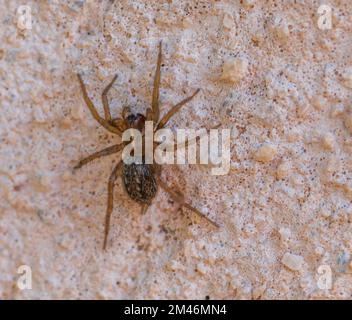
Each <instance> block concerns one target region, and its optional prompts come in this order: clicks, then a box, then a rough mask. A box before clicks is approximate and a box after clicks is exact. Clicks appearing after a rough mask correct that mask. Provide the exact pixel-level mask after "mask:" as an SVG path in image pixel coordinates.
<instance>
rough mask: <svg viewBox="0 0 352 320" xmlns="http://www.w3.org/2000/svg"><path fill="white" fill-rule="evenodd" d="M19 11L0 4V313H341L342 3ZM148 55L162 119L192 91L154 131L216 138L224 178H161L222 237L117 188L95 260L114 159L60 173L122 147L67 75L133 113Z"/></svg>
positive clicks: (243, 0)
mask: <svg viewBox="0 0 352 320" xmlns="http://www.w3.org/2000/svg"><path fill="white" fill-rule="evenodd" d="M25 2H26V5H27V7H25V8H20V6H21V5H23V1H19V0H11V1H8V0H0V24H1V27H0V40H1V41H0V107H1V112H0V299H12V298H17V299H30V298H35V299H44V298H53V299H61V298H68V299H75V298H93V299H121V298H123V299H126V298H151V299H152V298H166V299H169V298H176V299H182V298H194V299H205V298H206V297H207V298H210V299H215V298H217V299H273V298H274V299H290V298H294V299H296V298H298V299H317V298H324V299H351V296H352V263H351V255H352V252H351V251H352V228H351V226H352V224H351V222H352V205H351V201H352V157H351V153H352V56H351V54H352V2H351V1H350V0H341V1H339V0H335V1H334V0H329V1H320V0H317V1H315V0H297V1H279V0H277V1H274V0H257V1H254V0H219V1H215V0H213V1H201V0H200V1H195V0H194V1H186V0H184V1H183V0H163V1H146V0H145V1H142V0H140V1H139V0H133V1H132V0H129V1H128V0H115V1H109V0H104V1H98V0H77V1H73V0H72V1H68V0H67V1H55V0H48V1H44V0H41V1H34V0H32V1H25ZM322 4H327V5H328V7H327V8H326V7H325V10H323V11H319V8H320V6H321V5H322ZM28 8H29V9H30V12H29V10H28ZM329 8H330V9H331V12H330V11H329ZM330 13H331V21H330V20H329V17H330ZM25 14H27V15H25ZM322 15H325V21H323V20H322V19H321V18H322ZM323 18H324V17H323ZM28 19H30V20H28ZM326 19H327V20H326ZM29 22H31V23H29ZM320 22H322V24H319V23H320ZM330 22H331V25H329V23H330ZM160 40H162V41H163V50H164V51H163V66H162V80H161V91H160V102H161V113H162V114H164V113H165V112H166V111H167V110H169V108H170V107H171V106H172V105H173V104H174V103H176V102H178V101H180V100H181V99H183V98H184V97H186V96H188V95H189V94H191V93H192V92H193V91H194V90H195V89H196V88H198V87H199V88H201V92H200V93H199V94H198V95H197V98H196V99H194V100H192V101H191V102H190V103H189V104H188V105H187V106H186V107H185V108H184V109H182V111H180V112H179V113H178V114H177V116H175V117H174V118H173V120H172V121H171V122H170V124H169V127H170V128H172V129H174V130H175V129H176V128H201V127H207V128H210V127H212V126H214V125H216V124H218V123H219V122H220V123H221V124H222V128H231V130H232V132H231V170H230V172H229V174H227V175H224V176H213V175H211V174H210V173H209V172H210V167H209V166H205V165H169V166H164V167H163V173H162V177H163V179H164V181H167V183H168V184H169V185H170V186H172V187H173V188H174V189H176V188H177V189H180V190H183V191H184V193H185V195H186V200H187V201H188V202H190V203H191V204H192V205H193V206H195V207H196V208H198V209H199V210H201V211H202V212H203V213H204V214H205V215H207V216H208V217H209V218H211V219H212V220H214V221H216V222H217V223H218V224H219V225H220V228H219V229H218V230H216V229H214V228H212V227H211V226H210V225H209V224H207V222H206V221H204V220H201V219H199V218H197V217H196V216H195V215H194V214H193V213H192V212H189V211H187V210H183V211H182V212H181V211H180V210H178V207H177V204H176V203H173V202H172V201H171V199H170V197H169V196H168V195H167V194H166V193H165V192H163V191H162V190H159V191H158V194H157V197H156V198H155V199H154V202H153V204H152V206H151V207H150V208H149V210H148V212H147V213H146V214H145V215H141V214H140V207H139V205H138V204H136V203H135V202H133V201H132V200H130V199H129V198H128V196H127V195H126V193H125V191H124V189H123V185H122V183H121V180H118V181H117V183H116V188H115V191H114V196H115V201H114V203H115V207H114V211H113V216H112V220H111V230H110V235H109V241H108V249H107V251H105V252H104V251H103V250H102V241H103V233H104V219H105V212H106V201H107V181H108V177H109V175H110V172H111V170H112V168H113V166H114V164H116V163H117V161H118V159H119V155H113V156H110V157H106V158H103V159H100V160H97V161H95V162H92V163H91V164H89V165H87V166H85V167H84V168H82V169H80V170H79V171H76V172H73V170H72V168H73V166H74V165H75V164H76V163H77V161H78V160H79V159H81V158H83V157H85V156H87V155H88V154H90V153H92V152H95V151H97V150H99V149H102V148H104V147H106V146H109V145H111V144H113V143H117V142H119V139H120V138H119V137H116V136H115V135H113V134H110V133H108V132H107V131H106V130H105V129H104V128H102V127H100V126H99V125H98V124H97V123H96V122H95V120H94V119H93V118H92V116H91V115H90V113H89V110H88V109H87V108H86V106H85V104H84V101H83V99H82V93H81V91H80V87H79V83H78V80H77V77H76V73H77V72H79V73H81V74H82V77H83V78H84V81H85V83H86V84H87V88H88V92H89V95H90V97H91V98H92V100H93V101H94V103H95V104H96V106H97V109H98V110H99V112H101V114H103V113H102V112H103V108H102V103H101V96H100V95H101V93H102V90H103V89H104V87H105V86H106V85H107V83H109V81H110V80H111V78H112V77H113V76H114V75H115V74H117V75H118V78H117V81H116V82H115V84H114V85H113V87H112V89H111V91H110V92H109V102H110V106H111V109H112V113H113V116H114V117H116V116H118V115H120V113H121V110H122V108H123V107H124V106H130V107H131V108H132V109H133V110H134V111H135V112H143V113H144V112H145V110H146V108H147V107H149V106H150V103H151V95H152V86H153V74H154V70H155V64H156V58H157V46H158V42H159V41H160ZM22 265H26V266H28V267H29V268H30V270H31V277H32V283H31V285H32V289H28V287H27V286H24V287H23V286H21V285H19V284H21V277H22V276H25V275H28V274H27V272H28V270H29V269H28V268H27V269H25V272H24V274H22V275H21V274H19V273H18V272H19V271H20V272H21V270H18V268H19V267H20V266H22ZM22 271H23V270H22ZM19 280H20V281H19ZM27 284H28V283H27Z"/></svg>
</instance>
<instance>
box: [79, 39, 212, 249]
mask: <svg viewBox="0 0 352 320" xmlns="http://www.w3.org/2000/svg"><path fill="white" fill-rule="evenodd" d="M161 56H162V53H161V42H160V44H159V54H158V62H157V67H156V72H155V77H154V87H153V97H152V106H151V108H148V109H147V111H146V115H145V116H144V115H142V114H140V113H137V114H133V113H130V112H129V109H128V108H125V109H124V110H123V112H122V118H117V119H112V118H111V114H110V108H109V103H108V99H107V93H108V91H109V90H110V88H111V87H112V85H113V83H114V81H115V80H116V78H117V76H115V77H114V78H113V79H112V81H111V82H110V83H109V84H108V86H107V87H106V88H105V89H104V91H103V94H102V102H103V107H104V118H102V117H101V116H100V115H99V114H98V112H97V111H96V109H95V107H94V104H93V102H92V101H91V100H90V98H89V97H88V94H87V90H86V87H85V85H84V83H83V80H82V78H81V76H80V75H78V80H79V82H80V85H81V89H82V93H83V98H84V101H85V102H86V104H87V107H88V108H89V110H90V112H91V114H92V116H93V117H94V119H95V120H97V121H98V122H99V123H100V124H101V125H102V126H103V127H104V128H105V129H106V130H108V131H109V132H111V133H114V134H118V135H122V133H123V131H124V130H126V129H128V128H134V129H138V130H140V131H141V132H142V133H143V131H144V126H145V121H147V120H148V121H153V123H154V128H155V130H157V129H161V128H163V127H164V126H165V125H166V123H167V122H168V121H169V120H170V118H171V117H172V116H173V115H174V114H175V113H176V112H178V111H179V110H180V109H181V107H182V106H183V105H185V104H186V103H187V102H188V101H190V100H191V99H192V98H193V97H194V96H195V95H196V94H197V93H198V92H199V89H197V90H196V91H195V92H194V93H193V94H192V95H191V96H190V97H188V98H186V99H184V100H182V101H181V102H179V103H178V104H176V105H175V106H173V107H172V108H171V109H170V110H169V111H168V112H167V113H166V114H165V115H164V116H163V117H162V118H161V119H160V120H159V115H160V112H159V86H160V69H161ZM125 144H126V143H125V142H122V143H120V144H116V145H113V146H111V147H108V148H106V149H103V150H101V151H99V152H96V153H94V154H92V155H90V156H89V157H87V158H84V159H82V160H81V161H80V162H79V163H78V164H77V165H76V166H75V167H74V169H78V168H81V167H82V166H83V165H85V164H87V163H89V162H90V161H92V160H94V159H96V158H100V157H103V156H107V155H111V154H114V153H117V152H119V151H121V150H122V149H123V147H124V146H125ZM160 175H161V167H160V166H159V165H157V164H144V163H142V164H136V163H132V164H125V163H124V162H123V161H122V160H121V161H119V162H118V164H117V165H115V167H114V169H113V171H112V173H111V175H110V178H109V183H108V205H107V212H106V220H105V236H104V244H103V248H104V249H105V248H106V244H107V239H108V233H109V228H110V216H111V213H112V210H113V195H114V194H113V191H114V185H115V181H116V179H117V177H118V176H122V180H123V183H124V186H125V189H126V191H127V194H128V195H129V196H130V198H131V199H133V200H134V201H136V202H138V203H140V204H141V205H142V212H143V213H145V212H146V210H147V209H148V206H149V205H150V204H151V201H152V199H153V198H154V197H155V195H156V193H157V186H158V185H159V186H161V187H162V188H163V189H164V190H165V191H166V192H167V193H169V194H170V196H171V197H172V198H173V199H174V200H175V201H177V202H178V203H180V205H181V206H183V207H186V208H188V209H190V210H192V211H193V212H195V213H196V214H197V215H199V216H201V217H202V218H204V219H206V220H207V221H208V222H210V223H211V224H213V225H214V226H216V227H217V226H218V225H217V224H216V223H215V222H213V221H211V220H210V219H209V218H207V217H206V216H204V215H203V214H202V213H201V212H199V211H198V210H197V209H195V208H193V207H192V206H191V205H189V204H188V203H186V202H185V201H184V196H183V195H182V193H181V192H179V191H175V190H172V189H171V188H170V187H169V186H167V185H166V184H165V183H164V182H163V181H162V180H161V178H160Z"/></svg>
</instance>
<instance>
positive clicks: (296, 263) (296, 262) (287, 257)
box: [281, 252, 304, 271]
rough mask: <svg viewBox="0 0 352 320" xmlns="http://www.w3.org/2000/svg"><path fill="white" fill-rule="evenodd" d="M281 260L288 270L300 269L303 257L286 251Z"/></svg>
mask: <svg viewBox="0 0 352 320" xmlns="http://www.w3.org/2000/svg"><path fill="white" fill-rule="evenodd" d="M281 262H282V263H283V264H284V265H285V266H286V267H287V268H289V269H290V270H293V271H300V270H302V268H303V263H304V259H303V257H302V256H299V255H296V254H292V253H289V252H286V253H285V254H284V256H283V258H282V260H281Z"/></svg>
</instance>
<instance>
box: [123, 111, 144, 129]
mask: <svg viewBox="0 0 352 320" xmlns="http://www.w3.org/2000/svg"><path fill="white" fill-rule="evenodd" d="M126 120H127V121H128V123H129V125H130V126H131V127H132V128H135V129H139V130H142V129H143V128H144V124H145V117H144V116H143V115H142V114H140V113H137V114H133V113H132V114H130V115H128V116H127V118H126Z"/></svg>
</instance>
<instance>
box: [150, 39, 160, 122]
mask: <svg viewBox="0 0 352 320" xmlns="http://www.w3.org/2000/svg"><path fill="white" fill-rule="evenodd" d="M161 46H162V42H161V41H160V42H159V54H158V62H157V64H156V70H155V75H154V86H153V97H152V118H153V121H154V122H155V123H157V122H158V120H159V114H160V111H159V87H160V70H161V55H162V49H161Z"/></svg>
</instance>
